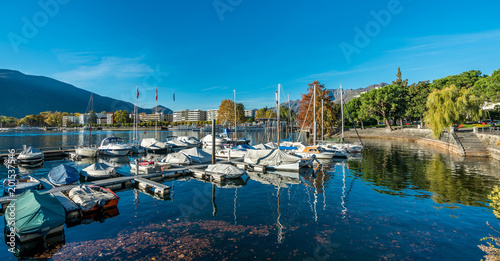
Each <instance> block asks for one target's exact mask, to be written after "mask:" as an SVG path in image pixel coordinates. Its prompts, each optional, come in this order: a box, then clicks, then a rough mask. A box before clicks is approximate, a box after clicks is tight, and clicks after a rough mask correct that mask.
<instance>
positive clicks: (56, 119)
mask: <svg viewBox="0 0 500 261" xmlns="http://www.w3.org/2000/svg"><path fill="white" fill-rule="evenodd" d="M62 117H63V116H62V114H61V113H60V112H58V111H56V112H54V113H50V112H49V114H47V115H46V116H45V123H47V124H48V125H49V126H53V127H55V126H62Z"/></svg>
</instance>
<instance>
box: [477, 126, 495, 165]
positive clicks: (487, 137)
mask: <svg viewBox="0 0 500 261" xmlns="http://www.w3.org/2000/svg"><path fill="white" fill-rule="evenodd" d="M476 136H477V137H478V138H479V139H480V140H481V141H482V142H483V143H484V144H485V145H486V148H487V149H488V151H489V152H490V156H491V157H492V158H494V159H496V160H500V136H499V135H492V134H485V133H484V132H482V133H476Z"/></svg>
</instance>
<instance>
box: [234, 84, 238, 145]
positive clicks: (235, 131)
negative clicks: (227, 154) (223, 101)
mask: <svg viewBox="0 0 500 261" xmlns="http://www.w3.org/2000/svg"><path fill="white" fill-rule="evenodd" d="M233 93H234V101H233V103H234V140H235V141H237V137H236V133H237V130H236V126H237V124H236V90H233ZM235 145H236V143H235Z"/></svg>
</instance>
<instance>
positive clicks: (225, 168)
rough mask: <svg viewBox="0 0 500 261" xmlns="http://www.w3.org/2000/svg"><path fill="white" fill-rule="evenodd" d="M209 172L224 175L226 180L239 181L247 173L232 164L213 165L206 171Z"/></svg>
mask: <svg viewBox="0 0 500 261" xmlns="http://www.w3.org/2000/svg"><path fill="white" fill-rule="evenodd" d="M205 171H207V172H213V173H218V174H223V175H224V177H225V178H226V179H237V178H239V177H241V176H243V175H244V174H245V173H246V171H245V170H242V169H239V168H237V167H235V166H233V165H231V164H212V165H208V167H207V168H206V169H205Z"/></svg>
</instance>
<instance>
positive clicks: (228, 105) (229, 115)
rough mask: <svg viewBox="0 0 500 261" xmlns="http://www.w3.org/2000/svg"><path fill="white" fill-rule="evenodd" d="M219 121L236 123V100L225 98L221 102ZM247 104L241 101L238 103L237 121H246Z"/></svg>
mask: <svg viewBox="0 0 500 261" xmlns="http://www.w3.org/2000/svg"><path fill="white" fill-rule="evenodd" d="M218 113H219V114H218V115H217V121H218V122H220V123H222V124H230V125H234V102H233V101H232V100H229V99H225V100H223V101H222V102H221V103H220V106H219V111H218ZM245 120H246V118H245V106H243V104H241V103H237V104H236V121H237V123H238V124H239V123H243V122H245Z"/></svg>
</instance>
